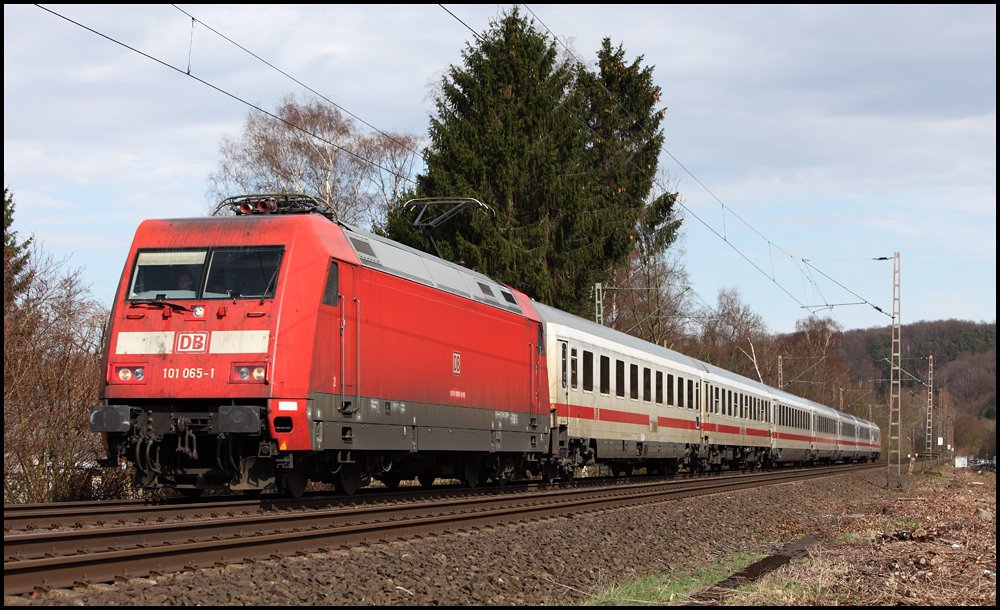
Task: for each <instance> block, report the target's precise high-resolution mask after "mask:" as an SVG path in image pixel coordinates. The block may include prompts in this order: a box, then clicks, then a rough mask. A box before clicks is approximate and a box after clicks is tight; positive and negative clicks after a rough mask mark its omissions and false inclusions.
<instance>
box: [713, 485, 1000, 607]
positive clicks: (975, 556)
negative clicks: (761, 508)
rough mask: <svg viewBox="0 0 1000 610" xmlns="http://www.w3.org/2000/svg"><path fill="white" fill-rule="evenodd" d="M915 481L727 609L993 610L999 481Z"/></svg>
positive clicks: (842, 523)
mask: <svg viewBox="0 0 1000 610" xmlns="http://www.w3.org/2000/svg"><path fill="white" fill-rule="evenodd" d="M942 472H943V473H944V474H945V475H946V476H944V477H936V476H924V475H919V474H918V475H914V478H913V480H912V484H911V485H909V488H908V489H907V490H906V491H905V493H904V494H903V495H899V496H898V497H895V498H893V499H890V500H886V501H885V502H884V503H882V504H880V505H879V506H876V507H872V508H871V509H870V510H868V511H866V512H865V513H863V514H860V515H853V516H852V517H851V518H844V519H840V520H839V522H837V523H833V524H831V525H830V527H828V528H827V529H826V531H824V532H822V533H821V535H820V538H821V541H822V543H821V544H820V545H817V546H816V547H813V549H812V550H811V552H810V554H809V556H808V557H806V558H804V559H800V560H797V561H793V562H792V563H790V564H788V565H786V566H784V567H783V568H780V569H779V570H776V571H775V572H773V573H771V574H769V575H767V576H766V577H764V578H762V579H761V580H760V581H758V582H757V583H756V584H754V585H751V586H748V587H745V588H744V589H742V590H741V591H738V592H734V593H733V594H732V595H731V596H729V597H728V598H727V599H726V600H725V603H726V604H727V605H809V606H818V605H827V606H828V605H859V606H885V605H927V606H994V605H995V604H996V517H995V515H996V475H995V474H994V473H986V474H982V475H979V474H975V473H972V472H969V471H968V470H952V469H950V468H946V469H944V470H942Z"/></svg>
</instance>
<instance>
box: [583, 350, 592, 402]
mask: <svg viewBox="0 0 1000 610" xmlns="http://www.w3.org/2000/svg"><path fill="white" fill-rule="evenodd" d="M583 390H584V391H585V392H593V391H594V353H593V352H588V351H587V350H583Z"/></svg>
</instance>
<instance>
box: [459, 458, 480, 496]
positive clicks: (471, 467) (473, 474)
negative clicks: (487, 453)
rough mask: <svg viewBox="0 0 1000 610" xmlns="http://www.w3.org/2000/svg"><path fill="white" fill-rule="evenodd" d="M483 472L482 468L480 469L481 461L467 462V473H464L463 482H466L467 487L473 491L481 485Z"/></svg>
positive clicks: (472, 460) (471, 460)
mask: <svg viewBox="0 0 1000 610" xmlns="http://www.w3.org/2000/svg"><path fill="white" fill-rule="evenodd" d="M481 471H482V468H480V467H479V460H475V459H470V460H467V461H466V462H465V471H464V472H463V475H462V480H463V481H464V482H465V485H466V487H469V488H470V489H471V488H473V487H476V486H477V485H479V479H480V476H481V474H482V472H481Z"/></svg>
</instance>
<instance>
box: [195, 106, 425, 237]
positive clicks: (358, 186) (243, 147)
mask: <svg viewBox="0 0 1000 610" xmlns="http://www.w3.org/2000/svg"><path fill="white" fill-rule="evenodd" d="M274 114H275V115H276V116H278V117H280V119H281V120H276V119H274V118H272V117H270V116H267V115H263V114H260V113H256V112H251V113H250V114H249V115H247V119H246V123H245V124H244V126H243V133H242V134H241V135H240V137H239V138H229V137H224V138H223V140H222V144H221V146H220V153H221V156H222V159H221V161H220V162H219V168H218V169H217V170H216V171H215V172H212V173H211V174H210V175H209V195H210V196H213V197H214V198H216V199H219V200H221V199H224V198H226V197H230V196H233V195H243V194H249V193H271V192H296V193H304V194H307V195H312V196H314V197H318V198H320V199H323V200H325V201H327V202H328V203H330V205H331V206H332V207H333V210H334V213H335V215H336V217H337V219H338V220H343V221H345V222H351V223H369V224H381V223H382V222H383V221H384V218H385V213H386V210H387V208H388V206H389V205H390V204H391V203H392V202H393V201H395V200H396V198H398V197H399V195H400V193H401V192H402V190H403V188H404V186H403V185H405V184H408V183H412V179H411V176H412V172H413V169H414V165H415V164H416V162H417V159H418V158H419V155H418V154H417V153H416V152H415V151H416V150H417V146H418V141H417V138H416V136H412V135H408V134H392V133H385V132H382V133H375V134H373V135H370V136H366V135H364V134H362V133H361V132H360V131H359V130H358V128H357V126H356V125H355V123H354V122H353V121H352V120H351V119H349V118H347V117H345V116H344V115H342V114H341V113H340V112H339V111H338V110H337V109H336V108H334V107H333V106H331V105H329V104H325V103H323V102H320V101H318V100H312V101H309V102H306V103H299V102H297V101H296V100H295V99H294V97H292V96H287V97H285V98H284V99H283V100H282V101H281V102H280V103H279V105H278V108H277V109H276V110H275V112H274Z"/></svg>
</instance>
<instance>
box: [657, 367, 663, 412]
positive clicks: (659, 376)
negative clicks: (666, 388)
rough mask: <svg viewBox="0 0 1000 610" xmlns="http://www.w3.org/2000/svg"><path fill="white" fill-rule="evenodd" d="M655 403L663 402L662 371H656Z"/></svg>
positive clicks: (660, 403)
mask: <svg viewBox="0 0 1000 610" xmlns="http://www.w3.org/2000/svg"><path fill="white" fill-rule="evenodd" d="M656 404H658V405H662V404H663V371H656Z"/></svg>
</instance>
